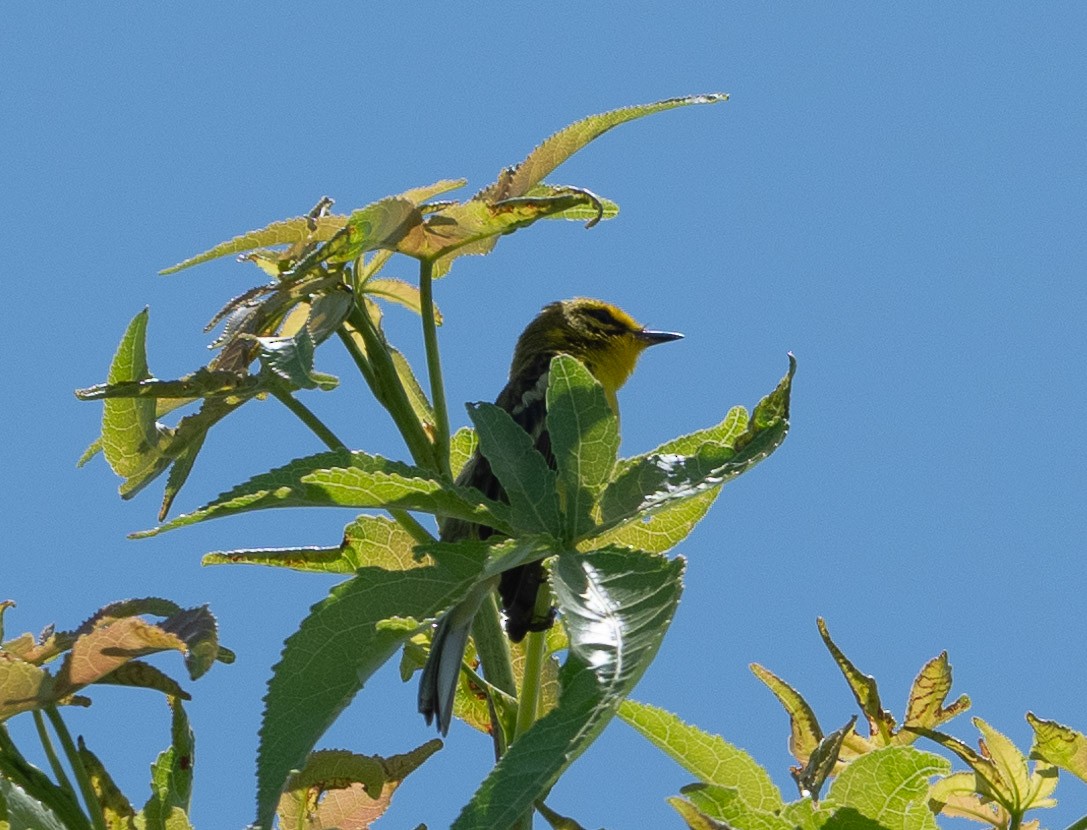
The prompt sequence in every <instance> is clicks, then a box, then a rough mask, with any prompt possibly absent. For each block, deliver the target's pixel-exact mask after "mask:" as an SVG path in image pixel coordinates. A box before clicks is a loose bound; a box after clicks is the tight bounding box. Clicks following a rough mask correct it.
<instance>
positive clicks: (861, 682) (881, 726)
mask: <svg viewBox="0 0 1087 830" xmlns="http://www.w3.org/2000/svg"><path fill="white" fill-rule="evenodd" d="M816 622H817V624H818V626H819V636H820V637H822V638H823V643H824V644H825V645H826V647H827V650H828V651H830V653H831V656H833V657H834V662H835V663H837V664H838V669H839V670H840V671H841V672H842V675H843V676H844V677H845V681H846V683H848V684H849V688H850V690H851V691H852V692H853V697H854V698H856V700H857V704H858V705H859V706H860V707H861V711H862V712H864V716H865V717H866V718H867V719H868V729H869V735H871V736H879V738H880V741H882V742H883V743H886V742H889V741H890V738H891V735H892V734H893V733H894V728H895V719H894V717H893V716H892V715H891V713H890V712H888V711H887V710H886V709H884V708H883V704H882V703H881V702H880V699H879V689H878V688H877V686H876V679H875V678H874V677H872V676H871V675H868V674H864V673H863V672H861V671H860V669H858V668H857V667H856V666H855V665H853V662H852V661H851V660H850V659H849V658H848V657H846V656H845V652H843V651H842V650H841V649H840V648H838V646H837V644H835V642H834V640H832V639H831V638H830V630H829V629H828V628H827V624H826V620H824V619H823V618H822V617H819V619H818V620H817V621H816Z"/></svg>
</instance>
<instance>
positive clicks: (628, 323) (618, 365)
mask: <svg viewBox="0 0 1087 830" xmlns="http://www.w3.org/2000/svg"><path fill="white" fill-rule="evenodd" d="M682 336H683V335H682V334H676V333H675V332H669V331H649V330H647V329H645V328H643V327H642V326H641V325H639V324H638V323H636V322H635V321H634V319H633V318H632V317H631V316H630V315H629V314H627V313H626V312H625V311H623V310H621V309H619V308H616V307H615V306H613V305H609V304H608V303H605V302H602V301H601V300H591V299H586V298H578V299H574V300H563V301H561V302H554V303H551V304H549V305H547V306H544V308H543V310H542V311H541V312H540V313H539V315H537V317H536V319H534V320H533V321H532V322H531V323H529V324H528V327H527V328H526V329H525V330H524V331H523V332H522V333H521V336H520V337H519V338H518V340H517V346H516V347H515V348H514V351H513V364H512V366H511V367H510V376H509V382H508V383H507V384H506V386H505V388H504V389H503V390H502V392H501V393H500V394H499V395H498V399H497V400H496V401H495V404H496V405H498V406H499V407H501V408H502V409H504V410H506V412H508V413H509V414H510V415H511V416H513V420H514V421H516V422H517V423H518V424H519V425H520V426H521V427H523V428H524V430H525V431H526V432H527V433H528V434H529V435H531V436H532V438H533V441H534V443H535V445H536V449H537V450H539V452H540V453H541V454H542V455H543V456H544V458H545V459H547V463H548V464H549V465H550V466H551V467H554V466H555V458H554V456H553V455H552V453H551V441H550V437H549V436H548V433H547V397H546V396H547V374H548V370H549V368H550V365H551V359H552V358H553V357H555V356H556V355H560V354H566V355H570V356H571V357H575V358H577V359H578V360H579V361H581V363H582V364H584V366H585V368H587V369H588V370H589V371H590V372H591V373H592V374H593V376H594V377H595V378H596V379H597V381H599V383H600V385H601V386H602V387H603V388H604V395H605V397H606V398H607V400H608V403H609V405H610V406H611V408H612V411H613V412H615V413H616V414H618V412H619V404H618V401H617V399H616V392H617V391H618V390H619V387H620V386H622V385H623V383H625V382H626V379H627V378H628V377H630V373H631V372H633V371H634V364H635V363H637V361H638V357H639V356H640V355H641V353H642V352H643V351H644V350H645V349H646V347H647V346H652V345H653V344H654V343H667V342H668V341H670V340H678V339H679V338H681V337H682ZM457 484H460V485H463V486H467V487H475V488H477V489H478V490H481V491H482V492H483V493H484V494H485V495H486V496H488V497H489V498H491V499H495V500H499V501H505V500H506V494H505V492H503V490H502V485H501V484H499V482H498V479H497V478H495V476H494V474H493V473H492V472H491V466H490V464H489V463H488V462H487V459H486V458H484V457H483V456H482V455H481V454H480V452H479V450H478V449H477V450H476V451H475V453H474V454H473V455H472V457H471V458H469V459H468V462H467V463H466V464H465V466H464V469H463V470H462V471H461V473H460V475H459V476H457ZM493 534H494V531H493V530H492V529H491V528H489V527H485V526H482V525H477V524H472V523H470V522H466V521H463V520H459V519H447V520H445V521H443V522H442V525H441V539H442V540H443V541H449V542H452V541H459V540H462V539H486V538H488V537H490V536H492V535H493ZM546 579H547V576H546V572H545V570H544V567H543V565H542V564H541V563H540V562H533V563H530V564H528V565H522V566H520V567H517V568H512V569H510V570H508V571H506V572H505V573H503V574H502V576H501V579H500V581H499V584H498V593H499V595H500V597H501V600H502V610H503V611H504V612H505V616H506V633H507V634H508V635H509V637H510V639H511V640H512V641H513V642H515V643H516V642H520V641H521V640H522V639H523V638H524V636H525V634H527V633H528V632H529V631H543V630H546V629H547V628H548V627H550V625H551V623H552V621H553V617H554V611H551V612H550V613H548V614H545V615H540V614H538V612H537V610H536V594H537V592H538V591H539V589H540V587H541V586H542V585H543V584H544V582H545V581H546ZM487 590H490V588H489V587H487V586H483V587H482V588H481V589H480V590H477V591H474V592H473V593H472V594H470V595H469V596H468V597H466V598H465V599H464V600H463V601H462V602H461V603H460V604H459V605H457V606H455V607H454V608H452V609H451V610H450V611H449V612H448V613H446V614H445V616H443V617H442V618H441V619H440V620H439V621H438V626H437V628H436V629H435V631H434V637H433V639H432V642H431V646H430V655H429V657H428V658H427V662H426V665H425V666H424V667H423V673H422V678H421V680H420V683H419V711H420V712H421V713H422V714H423V716H424V717H425V718H426V721H427V723H428V724H429V723H430V722H431V721H432V720H434V718H435V717H436V718H437V720H438V730H439V731H440V732H441V733H442V734H443V735H445V734H446V733H447V732H448V731H449V722H450V719H451V718H452V714H453V696H454V693H455V692H456V688H457V678H458V677H459V676H460V669H461V663H462V661H463V659H464V650H465V646H466V644H467V642H468V634H469V632H470V631H471V626H472V620H473V619H474V617H475V615H476V612H477V611H478V610H479V606H480V603H481V602H482V600H483V599H484V597H485V596H486V593H485V592H486V591H487Z"/></svg>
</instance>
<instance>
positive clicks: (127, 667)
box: [97, 660, 192, 700]
mask: <svg viewBox="0 0 1087 830" xmlns="http://www.w3.org/2000/svg"><path fill="white" fill-rule="evenodd" d="M97 682H98V683H99V684H103V683H105V684H109V685H111V686H133V687H136V688H140V689H156V690H157V691H160V692H162V693H163V694H164V695H167V696H169V697H176V698H179V699H181V700H191V699H192V696H191V695H190V694H189V693H188V692H186V691H185V690H184V689H182V688H181V686H180V684H178V682H177V681H176V680H174V679H173V678H172V677H170V676H169V675H168V674H166V673H165V672H163V671H162V670H161V669H158V668H155V667H154V666H152V665H151V664H150V663H145V662H143V661H142V660H129V661H128V662H127V663H124V664H123V665H120V666H118V667H117V668H115V669H114V670H113V671H111V672H110V673H109V674H107V675H104V676H102V677H101V678H99V679H98V681H97Z"/></svg>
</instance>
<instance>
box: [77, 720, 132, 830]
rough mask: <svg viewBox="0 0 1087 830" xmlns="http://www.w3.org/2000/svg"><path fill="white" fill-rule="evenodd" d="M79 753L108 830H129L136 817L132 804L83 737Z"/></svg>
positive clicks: (80, 737) (79, 744)
mask: <svg viewBox="0 0 1087 830" xmlns="http://www.w3.org/2000/svg"><path fill="white" fill-rule="evenodd" d="M77 752H78V754H79V760H80V762H81V763H82V764H83V769H84V770H86V772H87V779H88V781H89V782H90V785H91V790H93V791H94V795H95V798H96V799H97V801H98V805H99V806H100V807H101V809H102V818H103V820H104V821H105V824H106V827H107V830H128V828H130V827H131V826H132V824H131V823H130V822H132V820H133V819H134V818H135V817H136V811H135V810H134V809H133V807H132V804H131V803H129V800H128V799H127V798H125V795H124V793H122V792H121V788H120V787H118V786H117V784H116V783H115V782H114V780H113V778H112V777H111V776H110V774H109V772H108V771H107V770H106V768H105V766H104V765H103V764H102V762H101V761H100V760H99V759H98V756H97V755H95V754H94V753H93V752H91V751H90V750H89V749H87V745H86V744H85V743H84V741H83V736H82V735H81V736H79V738H78V746H77Z"/></svg>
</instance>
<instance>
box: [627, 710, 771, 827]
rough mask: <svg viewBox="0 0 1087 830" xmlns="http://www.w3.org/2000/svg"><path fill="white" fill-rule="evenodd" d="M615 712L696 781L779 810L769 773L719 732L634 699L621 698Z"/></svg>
mask: <svg viewBox="0 0 1087 830" xmlns="http://www.w3.org/2000/svg"><path fill="white" fill-rule="evenodd" d="M618 714H619V717H620V718H621V719H622V720H624V721H626V722H627V723H628V724H630V725H631V726H632V727H634V728H635V729H636V730H638V732H639V733H640V734H641V735H642V736H643V737H644V738H646V739H647V740H648V741H649V742H650V743H652V744H653V745H654V746H656V747H657V748H658V749H660V750H661V751H662V752H664V753H665V754H666V755H667V756H668V757H669V758H671V759H672V760H674V761H675V762H676V763H678V764H679V765H680V766H681V767H683V768H684V769H685V770H687V772H689V773H691V774H692V775H693V776H694V777H695V778H697V779H698V780H699V781H701V782H703V783H705V784H716V785H718V786H722V787H729V788H732V789H734V790H735V791H736V793H737V794H738V795H739V796H740V797H741V798H742V799H743V800H744V801H745V802H746V803H747V804H748V805H749V806H750V807H752V808H754V809H757V810H764V811H773V810H778V809H780V808H781V806H782V804H783V803H784V802H783V800H782V797H781V791H780V790H778V788H777V786H775V784H774V782H773V781H772V780H771V779H770V774H769V773H768V772H767V771H766V770H765V769H763V768H762V767H761V766H760V765H759V764H758V762H756V761H755V759H754V758H752V757H751V756H750V755H749V754H748V753H746V752H744V751H743V750H742V749H740V748H739V747H736V746H733V745H732V744H730V743H728V742H727V741H726V740H725V739H724V738H722V737H720V736H719V735H711V734H709V733H708V732H704V731H702V730H701V729H699V728H698V727H695V726H691V725H689V724H686V723H684V722H683V721H681V720H680V719H679V718H678V717H677V716H676V715H673V714H672V713H671V712H667V711H665V710H664V709H659V708H657V707H656V706H650V705H648V704H645V703H639V702H637V701H633V700H624V701H623V702H622V703H621V704H620V706H619V713H618Z"/></svg>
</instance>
